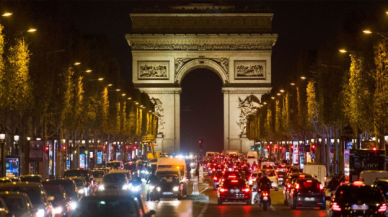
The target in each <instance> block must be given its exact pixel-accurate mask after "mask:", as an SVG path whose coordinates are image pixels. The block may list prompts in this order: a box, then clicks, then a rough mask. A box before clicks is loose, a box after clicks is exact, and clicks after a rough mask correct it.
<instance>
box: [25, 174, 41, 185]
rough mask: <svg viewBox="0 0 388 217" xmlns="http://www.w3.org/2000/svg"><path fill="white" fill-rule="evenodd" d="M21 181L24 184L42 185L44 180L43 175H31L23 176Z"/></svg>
mask: <svg viewBox="0 0 388 217" xmlns="http://www.w3.org/2000/svg"><path fill="white" fill-rule="evenodd" d="M20 180H21V181H22V182H38V183H42V182H43V178H42V176H41V175H35V174H29V175H21V176H20Z"/></svg>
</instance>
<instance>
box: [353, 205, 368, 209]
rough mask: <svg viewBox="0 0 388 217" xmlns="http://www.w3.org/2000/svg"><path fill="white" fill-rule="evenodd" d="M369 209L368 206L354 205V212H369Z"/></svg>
mask: <svg viewBox="0 0 388 217" xmlns="http://www.w3.org/2000/svg"><path fill="white" fill-rule="evenodd" d="M368 208H369V206H368V205H352V209H353V210H367V209H368Z"/></svg>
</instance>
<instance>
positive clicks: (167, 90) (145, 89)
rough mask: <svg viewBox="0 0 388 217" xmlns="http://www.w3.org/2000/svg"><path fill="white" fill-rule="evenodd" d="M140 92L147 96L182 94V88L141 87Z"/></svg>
mask: <svg viewBox="0 0 388 217" xmlns="http://www.w3.org/2000/svg"><path fill="white" fill-rule="evenodd" d="M139 90H140V91H141V92H143V93H147V94H160V93H181V92H182V88H180V87H141V88H139Z"/></svg>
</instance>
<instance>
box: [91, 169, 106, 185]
mask: <svg viewBox="0 0 388 217" xmlns="http://www.w3.org/2000/svg"><path fill="white" fill-rule="evenodd" d="M92 173H93V178H94V182H95V183H97V184H99V183H101V182H102V178H103V177H104V175H105V171H104V170H92Z"/></svg>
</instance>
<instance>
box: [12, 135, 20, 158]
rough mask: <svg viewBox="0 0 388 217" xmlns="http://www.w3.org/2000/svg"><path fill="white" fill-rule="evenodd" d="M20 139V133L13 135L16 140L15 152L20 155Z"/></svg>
mask: <svg viewBox="0 0 388 217" xmlns="http://www.w3.org/2000/svg"><path fill="white" fill-rule="evenodd" d="M19 139H20V137H19V135H14V136H13V140H15V154H16V155H18V154H19V147H18V146H19V144H18V143H19Z"/></svg>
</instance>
